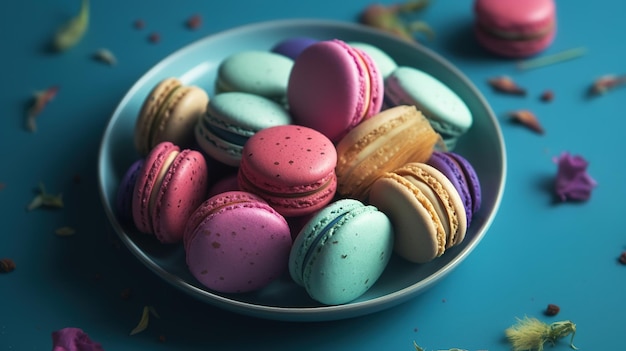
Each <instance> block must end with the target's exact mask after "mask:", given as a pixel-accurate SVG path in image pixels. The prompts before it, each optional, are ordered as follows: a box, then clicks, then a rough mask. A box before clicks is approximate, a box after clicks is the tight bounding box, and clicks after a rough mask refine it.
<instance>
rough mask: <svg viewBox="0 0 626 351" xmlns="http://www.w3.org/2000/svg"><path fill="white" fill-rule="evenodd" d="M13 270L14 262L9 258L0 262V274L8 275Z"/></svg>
mask: <svg viewBox="0 0 626 351" xmlns="http://www.w3.org/2000/svg"><path fill="white" fill-rule="evenodd" d="M13 270H15V262H13V260H12V259H10V258H3V259H1V260H0V273H9V272H12V271H13Z"/></svg>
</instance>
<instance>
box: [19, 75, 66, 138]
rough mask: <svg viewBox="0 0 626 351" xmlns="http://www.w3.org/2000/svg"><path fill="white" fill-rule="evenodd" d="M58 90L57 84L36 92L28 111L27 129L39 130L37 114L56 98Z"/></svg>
mask: <svg viewBox="0 0 626 351" xmlns="http://www.w3.org/2000/svg"><path fill="white" fill-rule="evenodd" d="M58 91H59V87H58V86H56V85H55V86H52V87H50V88H48V89H46V90H44V91H38V92H35V94H34V95H33V102H32V104H31V106H30V107H29V108H28V110H27V111H26V129H28V130H29V131H31V132H34V131H36V130H37V123H36V118H37V116H38V115H39V114H40V113H41V112H42V111H43V109H44V107H46V105H47V104H48V103H49V102H50V101H52V99H54V97H55V96H56V94H57V93H58Z"/></svg>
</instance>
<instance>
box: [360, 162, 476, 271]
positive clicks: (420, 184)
mask: <svg viewBox="0 0 626 351" xmlns="http://www.w3.org/2000/svg"><path fill="white" fill-rule="evenodd" d="M369 201H370V203H371V204H372V205H374V206H376V207H377V208H378V209H379V210H381V211H382V212H383V213H385V214H386V215H387V216H389V218H390V219H391V222H392V223H393V226H394V232H395V233H396V234H395V235H396V238H395V247H394V250H395V252H396V253H397V254H398V255H399V256H401V257H403V258H405V259H407V260H409V261H411V262H415V263H425V262H429V261H432V260H433V259H435V258H437V257H439V256H441V255H443V253H444V252H445V250H446V249H449V248H450V247H452V246H454V245H457V244H459V243H460V242H461V241H463V238H465V233H466V231H467V217H466V215H465V209H464V207H463V201H462V200H461V196H460V195H459V193H458V191H457V190H456V188H455V187H454V185H452V183H451V182H450V180H448V178H446V176H445V175H444V174H443V173H441V172H440V171H438V170H437V169H435V168H434V167H431V166H429V165H427V164H425V163H417V162H414V163H408V164H406V165H404V166H403V167H400V168H398V169H396V170H395V171H393V172H388V173H385V174H384V175H383V176H382V177H380V178H379V179H377V180H376V181H375V182H374V184H373V185H372V187H371V190H370V196H369Z"/></svg>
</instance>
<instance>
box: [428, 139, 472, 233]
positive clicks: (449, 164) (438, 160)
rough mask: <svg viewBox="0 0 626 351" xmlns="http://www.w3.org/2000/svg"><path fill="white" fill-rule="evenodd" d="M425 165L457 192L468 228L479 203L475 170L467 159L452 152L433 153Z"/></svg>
mask: <svg viewBox="0 0 626 351" xmlns="http://www.w3.org/2000/svg"><path fill="white" fill-rule="evenodd" d="M427 163H428V164H429V165H431V166H433V167H434V168H436V169H438V170H439V171H440V172H441V173H443V174H444V175H445V176H446V177H447V178H448V179H449V180H450V182H451V183H452V184H453V185H454V187H455V188H456V189H457V190H458V191H459V195H461V199H462V200H463V205H464V207H465V213H466V216H467V224H468V226H469V224H470V222H471V219H472V216H473V215H474V213H476V212H477V211H478V210H479V209H480V203H481V188H480V181H479V179H478V175H477V174H476V170H475V169H474V167H473V166H472V164H471V163H470V162H469V161H468V160H467V159H465V158H464V157H463V156H461V155H459V154H457V153H454V152H441V151H434V152H433V154H432V156H431V157H430V159H429V160H428V162H427Z"/></svg>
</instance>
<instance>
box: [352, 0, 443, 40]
mask: <svg viewBox="0 0 626 351" xmlns="http://www.w3.org/2000/svg"><path fill="white" fill-rule="evenodd" d="M428 4H429V0H413V1H407V2H404V3H398V4H393V5H387V6H385V5H381V4H373V5H369V6H367V7H366V8H365V10H364V11H363V12H362V13H361V16H360V19H359V21H360V22H361V23H362V24H365V25H367V26H370V27H374V28H377V29H380V30H382V31H385V32H388V33H391V34H393V35H396V36H398V37H399V38H402V39H404V40H407V41H413V40H415V37H414V34H415V33H424V34H426V35H427V37H429V38H432V37H433V36H434V32H433V30H432V29H431V28H430V27H429V26H428V25H427V24H426V23H424V22H419V21H417V22H412V23H406V22H405V20H404V19H403V18H402V15H406V14H409V13H414V12H417V11H420V10H422V9H424V8H425V7H426V6H428Z"/></svg>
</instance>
